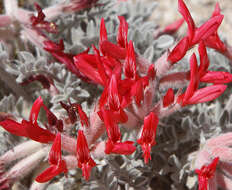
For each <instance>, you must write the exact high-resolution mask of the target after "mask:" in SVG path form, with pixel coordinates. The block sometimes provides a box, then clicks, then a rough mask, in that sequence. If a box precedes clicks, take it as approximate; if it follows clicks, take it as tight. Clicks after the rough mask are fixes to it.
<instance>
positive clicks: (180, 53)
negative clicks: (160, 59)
mask: <svg viewBox="0 0 232 190" xmlns="http://www.w3.org/2000/svg"><path fill="white" fill-rule="evenodd" d="M188 49H189V37H188V36H186V37H184V38H183V39H182V40H181V41H180V42H179V43H178V44H177V45H176V46H175V47H174V49H173V50H172V51H171V52H170V53H169V55H168V57H167V60H168V61H169V62H170V63H171V64H174V63H176V62H178V61H179V60H181V59H182V58H183V57H184V56H185V54H186V52H187V51H188Z"/></svg>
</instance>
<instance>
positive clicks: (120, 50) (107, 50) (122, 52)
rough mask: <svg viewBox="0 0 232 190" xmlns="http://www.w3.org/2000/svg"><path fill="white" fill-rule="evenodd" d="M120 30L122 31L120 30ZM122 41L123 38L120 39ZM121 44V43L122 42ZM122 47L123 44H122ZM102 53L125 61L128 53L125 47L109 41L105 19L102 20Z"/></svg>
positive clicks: (100, 42) (100, 45)
mask: <svg viewBox="0 0 232 190" xmlns="http://www.w3.org/2000/svg"><path fill="white" fill-rule="evenodd" d="M119 30H121V29H120V28H119ZM120 40H121V37H120ZM120 43H121V42H120ZM120 45H121V44H120ZM99 47H100V51H101V53H102V54H103V55H105V56H110V57H113V58H115V59H125V58H126V54H127V51H126V49H125V48H124V47H121V46H119V45H117V44H114V43H112V42H110V41H108V39H107V31H106V27H105V22H104V19H103V18H102V19H101V25H100V41H99Z"/></svg>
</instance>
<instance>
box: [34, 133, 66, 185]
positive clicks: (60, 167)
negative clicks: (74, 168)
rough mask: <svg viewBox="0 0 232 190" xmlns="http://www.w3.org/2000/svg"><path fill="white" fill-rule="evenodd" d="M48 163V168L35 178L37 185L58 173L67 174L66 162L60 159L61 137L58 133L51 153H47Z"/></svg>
mask: <svg viewBox="0 0 232 190" xmlns="http://www.w3.org/2000/svg"><path fill="white" fill-rule="evenodd" d="M49 163H50V165H51V166H50V167H49V168H47V169H46V170H45V171H43V173H41V174H40V175H39V176H37V177H36V179H35V180H36V181H37V182H39V183H44V182H47V181H49V180H51V179H52V178H54V177H55V176H57V175H59V174H60V173H62V172H64V173H67V172H68V170H67V167H66V162H65V161H64V160H62V158H61V135H60V133H58V134H57V135H56V138H55V140H54V142H53V145H52V148H51V151H50V153H49Z"/></svg>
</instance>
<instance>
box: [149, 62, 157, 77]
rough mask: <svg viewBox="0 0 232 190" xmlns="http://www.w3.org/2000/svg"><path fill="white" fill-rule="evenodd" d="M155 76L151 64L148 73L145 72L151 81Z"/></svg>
mask: <svg viewBox="0 0 232 190" xmlns="http://www.w3.org/2000/svg"><path fill="white" fill-rule="evenodd" d="M155 75H156V71H155V67H154V64H151V65H150V66H149V68H148V71H147V77H148V78H149V79H151V80H154V79H155Z"/></svg>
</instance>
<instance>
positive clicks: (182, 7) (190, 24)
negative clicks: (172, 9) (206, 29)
mask: <svg viewBox="0 0 232 190" xmlns="http://www.w3.org/2000/svg"><path fill="white" fill-rule="evenodd" d="M178 10H179V12H180V13H181V14H182V16H183V17H184V19H185V21H186V22H187V24H188V37H189V41H190V42H191V41H192V39H193V37H194V32H195V23H194V21H193V18H192V16H191V14H190V12H189V10H188V8H187V7H186V5H185V3H184V1H183V0H179V1H178Z"/></svg>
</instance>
